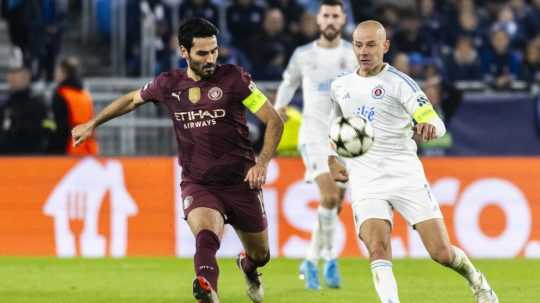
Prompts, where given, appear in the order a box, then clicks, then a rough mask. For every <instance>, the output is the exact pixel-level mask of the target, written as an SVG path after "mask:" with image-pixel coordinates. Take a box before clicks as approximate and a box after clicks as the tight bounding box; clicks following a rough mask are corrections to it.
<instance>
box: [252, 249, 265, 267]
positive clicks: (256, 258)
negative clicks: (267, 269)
mask: <svg viewBox="0 0 540 303" xmlns="http://www.w3.org/2000/svg"><path fill="white" fill-rule="evenodd" d="M249 258H250V259H251V260H252V261H253V262H254V263H255V264H256V265H257V267H262V266H264V265H266V263H268V262H269V261H270V251H268V249H265V250H261V251H257V252H254V253H251V254H250V255H249Z"/></svg>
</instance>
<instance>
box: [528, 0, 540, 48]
mask: <svg viewBox="0 0 540 303" xmlns="http://www.w3.org/2000/svg"><path fill="white" fill-rule="evenodd" d="M524 23H525V32H526V33H527V37H528V38H529V39H531V38H533V37H536V36H537V35H539V34H540V0H533V1H532V3H531V9H530V10H529V11H527V15H526V16H525V20H524Z"/></svg>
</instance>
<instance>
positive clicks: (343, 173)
mask: <svg viewBox="0 0 540 303" xmlns="http://www.w3.org/2000/svg"><path fill="white" fill-rule="evenodd" d="M328 166H329V168H330V174H331V175H332V178H334V180H335V181H339V182H347V181H349V173H348V172H347V169H346V168H345V166H343V164H341V162H339V161H338V160H337V159H335V160H331V161H329V163H328Z"/></svg>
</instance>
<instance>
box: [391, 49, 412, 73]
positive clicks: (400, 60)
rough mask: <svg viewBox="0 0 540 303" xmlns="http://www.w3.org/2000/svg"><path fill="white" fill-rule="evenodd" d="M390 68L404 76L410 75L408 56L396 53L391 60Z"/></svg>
mask: <svg viewBox="0 0 540 303" xmlns="http://www.w3.org/2000/svg"><path fill="white" fill-rule="evenodd" d="M392 66H393V67H395V68H397V69H398V70H399V71H400V72H402V73H404V74H407V75H409V74H410V73H411V67H410V65H409V56H407V54H406V53H397V54H396V55H395V56H394V59H393V60H392Z"/></svg>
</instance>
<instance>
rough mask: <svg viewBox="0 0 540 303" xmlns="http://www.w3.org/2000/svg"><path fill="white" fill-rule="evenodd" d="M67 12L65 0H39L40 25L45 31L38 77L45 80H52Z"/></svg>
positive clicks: (60, 47)
mask: <svg viewBox="0 0 540 303" xmlns="http://www.w3.org/2000/svg"><path fill="white" fill-rule="evenodd" d="M28 2H32V1H28ZM67 13H68V1H67V0H41V16H42V26H43V28H44V31H45V33H44V37H43V39H44V41H43V46H42V47H43V50H42V51H40V54H41V56H40V58H39V72H38V75H39V76H38V78H41V77H44V80H45V81H47V82H51V81H53V77H54V68H55V66H56V61H57V58H58V56H59V54H60V51H61V49H62V37H63V35H64V30H65V26H66V17H67Z"/></svg>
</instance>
